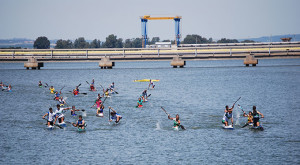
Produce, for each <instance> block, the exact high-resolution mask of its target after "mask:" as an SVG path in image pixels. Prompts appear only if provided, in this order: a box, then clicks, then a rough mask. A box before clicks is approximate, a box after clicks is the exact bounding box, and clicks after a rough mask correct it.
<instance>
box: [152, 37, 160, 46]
mask: <svg viewBox="0 0 300 165" xmlns="http://www.w3.org/2000/svg"><path fill="white" fill-rule="evenodd" d="M159 41H160V38H159V37H153V38H152V40H151V41H150V42H149V44H150V45H151V44H155V43H156V42H159Z"/></svg>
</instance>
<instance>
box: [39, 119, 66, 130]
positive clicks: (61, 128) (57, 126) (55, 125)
mask: <svg viewBox="0 0 300 165" xmlns="http://www.w3.org/2000/svg"><path fill="white" fill-rule="evenodd" d="M43 119H44V120H46V121H47V122H48V120H47V119H45V118H43ZM47 125H48V124H47ZM54 125H55V126H56V127H58V128H60V129H64V128H63V127H62V126H60V125H58V124H54Z"/></svg>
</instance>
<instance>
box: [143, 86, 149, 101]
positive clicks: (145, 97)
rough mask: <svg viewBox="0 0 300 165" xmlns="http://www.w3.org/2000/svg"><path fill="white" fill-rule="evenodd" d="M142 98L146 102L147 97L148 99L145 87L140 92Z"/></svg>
mask: <svg viewBox="0 0 300 165" xmlns="http://www.w3.org/2000/svg"><path fill="white" fill-rule="evenodd" d="M142 99H143V102H146V101H147V99H148V96H147V89H145V90H144V91H143V93H142Z"/></svg>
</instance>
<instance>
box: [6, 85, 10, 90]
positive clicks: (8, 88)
mask: <svg viewBox="0 0 300 165" xmlns="http://www.w3.org/2000/svg"><path fill="white" fill-rule="evenodd" d="M6 90H7V91H8V92H11V85H10V84H9V85H8V87H7V89H6Z"/></svg>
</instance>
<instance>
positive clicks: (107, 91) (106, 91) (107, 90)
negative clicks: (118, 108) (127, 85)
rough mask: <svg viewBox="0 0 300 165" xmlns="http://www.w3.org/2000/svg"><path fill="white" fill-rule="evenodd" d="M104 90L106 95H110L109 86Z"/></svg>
mask: <svg viewBox="0 0 300 165" xmlns="http://www.w3.org/2000/svg"><path fill="white" fill-rule="evenodd" d="M103 92H104V95H105V96H106V97H108V96H109V89H108V88H107V89H106V90H104V89H103Z"/></svg>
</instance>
